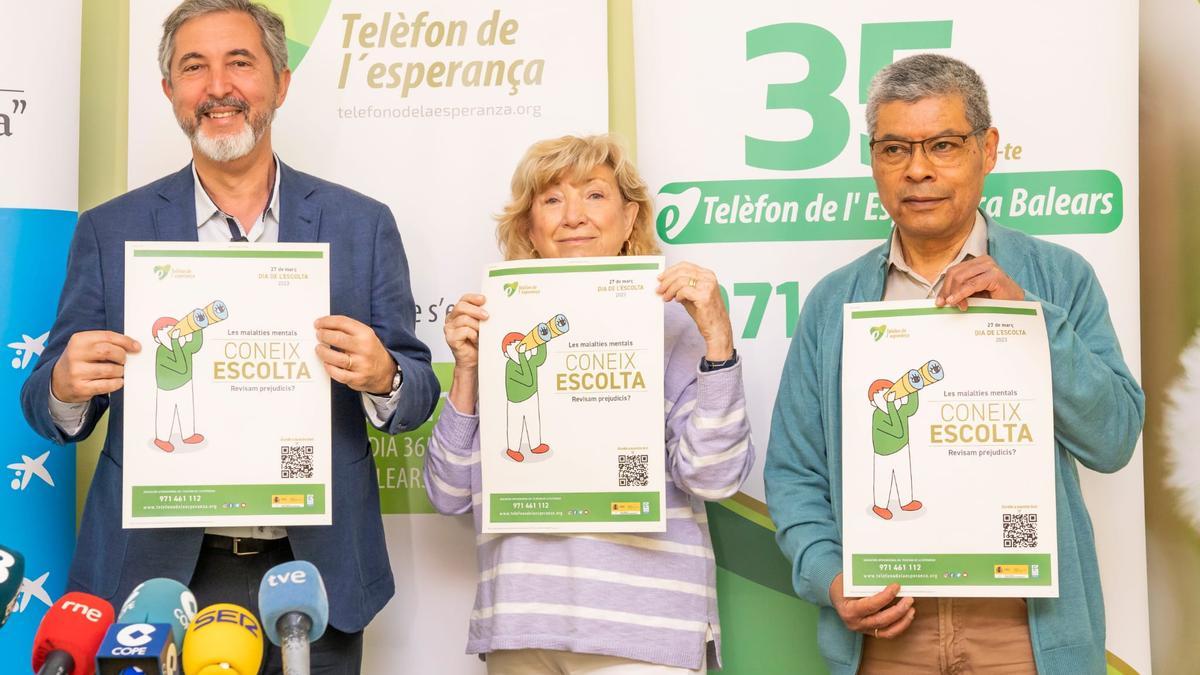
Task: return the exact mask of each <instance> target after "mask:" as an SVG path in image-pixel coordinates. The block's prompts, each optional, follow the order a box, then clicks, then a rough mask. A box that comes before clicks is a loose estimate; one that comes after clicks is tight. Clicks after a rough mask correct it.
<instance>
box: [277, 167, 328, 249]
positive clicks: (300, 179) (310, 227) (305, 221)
mask: <svg viewBox="0 0 1200 675" xmlns="http://www.w3.org/2000/svg"><path fill="white" fill-rule="evenodd" d="M279 173H280V176H279V241H287V242H315V241H317V237H318V235H319V234H320V231H321V207H320V206H318V205H316V204H314V203H313V202H311V201H309V199H308V197H309V195H311V194H312V193H313V191H314V190H315V189H316V187H317V185H316V182H315V181H313V179H312V178H310V177H309V176H306V175H305V174H302V173H300V172H299V171H295V170H293V169H292V167H290V166H288V165H287V164H284V163H283V162H280V163H279Z"/></svg>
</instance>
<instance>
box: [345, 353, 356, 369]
mask: <svg viewBox="0 0 1200 675" xmlns="http://www.w3.org/2000/svg"><path fill="white" fill-rule="evenodd" d="M346 358H347V359H349V361H348V362H347V363H346V370H354V355H353V354H347V355H346Z"/></svg>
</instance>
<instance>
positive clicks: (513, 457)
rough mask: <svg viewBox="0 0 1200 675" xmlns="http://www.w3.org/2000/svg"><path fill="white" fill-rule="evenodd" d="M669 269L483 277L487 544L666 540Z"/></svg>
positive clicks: (551, 270) (529, 270)
mask: <svg viewBox="0 0 1200 675" xmlns="http://www.w3.org/2000/svg"><path fill="white" fill-rule="evenodd" d="M662 270H663V258H661V257H657V256H627V257H611V258H569V259H555V260H525V261H510V262H505V263H500V264H496V265H492V266H490V267H488V268H487V269H486V271H485V272H484V279H483V286H482V288H483V294H484V295H485V296H486V297H487V305H486V308H487V311H488V314H489V318H488V320H486V321H484V322H482V323H481V325H480V331H479V411H480V462H481V472H482V475H483V486H482V492H483V494H482V499H483V507H484V508H483V514H484V515H483V531H484V532H490V533H500V532H662V531H664V530H665V529H666V502H665V499H664V495H663V490H664V487H665V481H666V473H665V471H666V468H665V463H666V462H665V452H664V449H663V405H664V403H663V301H662V299H661V298H660V297H659V296H658V295H657V294H656V293H655V289H656V288H657V287H658V279H657V277H658V275H659V274H660V273H662Z"/></svg>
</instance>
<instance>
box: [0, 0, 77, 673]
mask: <svg viewBox="0 0 1200 675" xmlns="http://www.w3.org/2000/svg"><path fill="white" fill-rule="evenodd" d="M81 12H82V9H81V4H80V2H79V0H47V1H46V2H37V3H34V2H29V3H25V2H21V3H7V4H6V5H5V7H4V9H3V10H0V14H2V15H3V17H2V18H0V251H3V252H4V254H3V255H2V256H0V297H4V298H5V301H4V306H3V309H0V345H2V346H0V349H2V350H3V358H0V400H3V401H4V405H2V406H0V466H3V467H5V468H4V480H3V481H0V514H3V522H4V526H3V528H0V546H3V547H5V548H8V549H10V550H15V551H17V552H19V553H20V554H21V556H22V557H23V558H24V563H25V565H24V572H23V574H21V577H20V578H19V579H18V578H16V577H15V575H16V574H18V573H19V572H20V571H19V570H18V568H17V566H16V565H15V564H14V559H15V557H14V556H6V555H2V554H0V584H5V585H6V586H8V584H10V583H19V584H20V586H19V589H20V590H19V593H18V595H17V599H16V604H15V605H14V610H13V615H12V616H10V617H9V619H8V622H7V623H5V624H4V629H3V630H0V672H5V673H10V672H11V673H16V672H25V671H28V669H29V655H30V652H31V650H32V647H33V635H34V633H35V632H36V631H37V627H38V623H40V622H41V619H42V615H43V614H44V613H45V612H46V610H47V609H49V608H50V605H51V604H52V603H53V602H54V601H55V600H57V599H58V597H59V596H60V595H62V594H63V592H64V590H66V587H67V568H68V566H69V565H70V563H71V553H72V552H73V551H74V549H75V448H74V446H73V445H68V446H59V445H54V444H53V443H51V442H50V441H48V440H46V439H44V438H41V437H40V436H38V435H37V434H35V433H34V432H33V430H32V429H30V428H29V426H28V425H27V424H26V423H25V418H24V417H23V416H22V414H21V407H20V404H19V400H20V391H21V386H22V385H23V384H24V383H25V378H26V377H28V376H29V373H31V372H33V368H34V366H35V365H37V361H38V359H39V358H40V356H41V353H42V349H43V348H45V346H46V340H47V338H48V337H49V333H50V326H51V325H52V324H53V323H54V315H55V306H56V304H57V300H58V294H59V291H60V289H61V288H62V283H63V276H64V274H65V272H66V265H67V247H68V246H69V244H70V241H71V234H72V232H74V230H75V217H76V209H77V208H78V198H79V194H78V192H79V181H78V176H79V46H80V30H81V28H80V27H81ZM48 45H53V48H48V47H47V46H48ZM3 611H4V608H2V607H0V612H3Z"/></svg>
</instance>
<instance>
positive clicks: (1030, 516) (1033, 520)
mask: <svg viewBox="0 0 1200 675" xmlns="http://www.w3.org/2000/svg"><path fill="white" fill-rule="evenodd" d="M1003 525H1004V548H1037V545H1038V542H1037V539H1038V517H1037V514H1036V513H1006V514H1004V516H1003Z"/></svg>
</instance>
